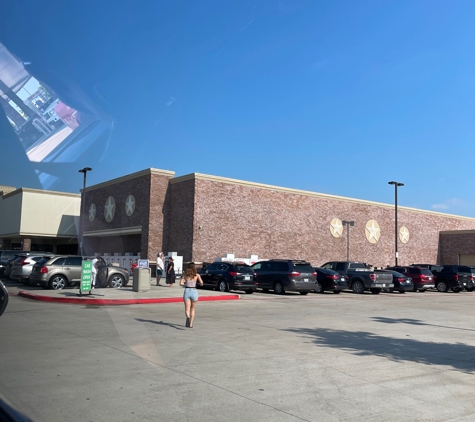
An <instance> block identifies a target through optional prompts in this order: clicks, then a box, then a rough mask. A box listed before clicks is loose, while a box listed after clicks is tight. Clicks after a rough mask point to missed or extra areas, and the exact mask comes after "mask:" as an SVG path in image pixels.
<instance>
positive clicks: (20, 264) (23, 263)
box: [18, 258, 28, 267]
mask: <svg viewBox="0 0 475 422" xmlns="http://www.w3.org/2000/svg"><path fill="white" fill-rule="evenodd" d="M25 261H26V258H23V259H22V260H21V261H20V263H19V264H18V265H19V266H20V267H23V265H26V264H28V262H25Z"/></svg>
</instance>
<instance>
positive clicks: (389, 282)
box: [322, 261, 394, 295]
mask: <svg viewBox="0 0 475 422" xmlns="http://www.w3.org/2000/svg"><path fill="white" fill-rule="evenodd" d="M322 268H328V269H330V270H333V271H336V272H337V273H340V274H341V275H344V276H345V277H346V282H347V285H348V289H350V290H352V291H353V293H358V294H361V293H364V292H365V290H369V291H370V292H371V293H373V294H375V295H377V294H379V293H381V290H382V289H391V288H393V287H394V283H393V276H392V274H390V273H375V272H374V271H373V270H372V269H370V268H368V267H367V266H366V264H365V263H363V262H354V261H332V262H327V263H326V264H323V265H322Z"/></svg>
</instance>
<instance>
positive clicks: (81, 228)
mask: <svg viewBox="0 0 475 422" xmlns="http://www.w3.org/2000/svg"><path fill="white" fill-rule="evenodd" d="M91 170H92V168H91V167H84V168H83V169H81V170H79V173H84V182H83V185H82V192H81V216H80V218H79V250H80V252H81V255H82V256H84V244H83V240H84V214H85V213H86V210H85V209H84V207H85V206H86V174H87V172H88V171H91Z"/></svg>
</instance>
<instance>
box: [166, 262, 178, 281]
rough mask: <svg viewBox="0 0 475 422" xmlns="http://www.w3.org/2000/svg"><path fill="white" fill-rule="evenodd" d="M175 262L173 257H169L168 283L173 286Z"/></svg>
mask: <svg viewBox="0 0 475 422" xmlns="http://www.w3.org/2000/svg"><path fill="white" fill-rule="evenodd" d="M175 278H176V276H175V263H174V262H173V258H172V257H169V258H168V264H167V281H166V282H167V284H168V287H172V286H173V285H174V284H175Z"/></svg>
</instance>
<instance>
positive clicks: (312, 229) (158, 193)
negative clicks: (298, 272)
mask: <svg viewBox="0 0 475 422" xmlns="http://www.w3.org/2000/svg"><path fill="white" fill-rule="evenodd" d="M85 210H86V213H87V215H85V216H84V220H85V231H84V245H85V248H86V253H87V254H92V253H101V254H104V253H117V254H122V255H123V254H125V253H132V254H134V255H135V254H137V253H138V252H139V253H140V255H141V256H142V257H143V258H148V259H150V260H154V259H155V257H156V255H157V253H158V252H159V251H165V252H167V251H174V252H177V253H178V255H182V256H183V258H184V260H185V261H212V260H214V259H215V258H217V257H222V256H224V255H226V254H231V253H232V254H234V255H235V256H236V257H243V258H246V257H248V256H250V255H258V257H259V258H264V259H265V258H291V259H305V260H308V261H310V262H311V263H312V264H314V265H319V264H323V263H324V262H327V261H331V260H346V259H347V256H349V258H350V259H351V260H356V261H363V262H366V263H369V264H372V265H375V266H386V265H388V264H393V263H394V261H395V238H394V237H395V222H394V218H395V213H394V205H393V204H383V203H377V202H371V201H365V200H359V199H352V198H344V197H339V196H333V195H326V194H320V193H315V192H309V191H302V190H296V189H288V188H282V187H278V186H270V185H264V184H259V183H252V182H246V181H242V180H234V179H228V178H223V177H216V176H210V175H204V174H198V173H192V174H189V175H186V176H181V177H174V172H171V171H165V170H158V169H147V170H143V171H140V172H137V173H133V174H130V175H127V176H124V177H120V178H117V179H114V180H110V181H107V182H104V183H100V184H98V185H94V186H89V187H87V188H86V191H85ZM350 221H351V222H354V223H353V226H350V225H348V224H345V223H347V222H350ZM348 230H349V232H348ZM398 252H399V264H402V265H407V264H412V263H439V264H443V263H453V264H458V263H460V264H468V265H474V266H475V219H474V218H469V217H462V216H454V215H450V214H443V213H437V212H429V211H423V210H419V209H413V208H408V207H401V206H400V207H398Z"/></svg>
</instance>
